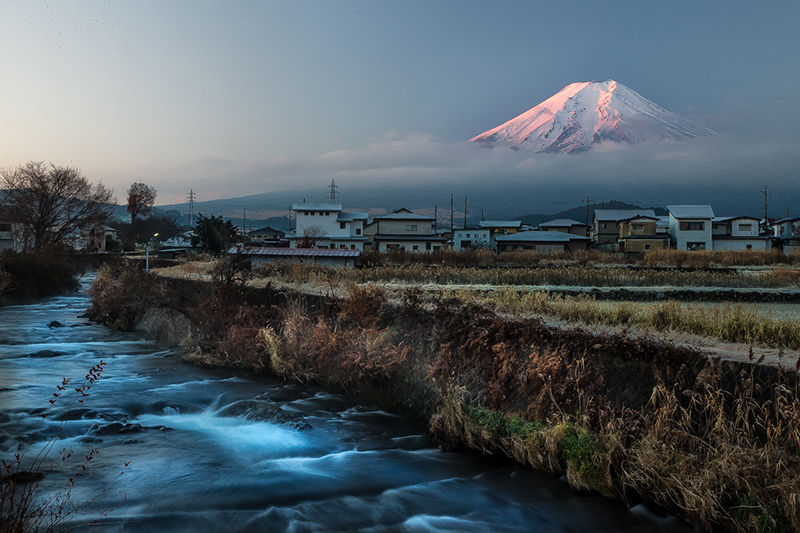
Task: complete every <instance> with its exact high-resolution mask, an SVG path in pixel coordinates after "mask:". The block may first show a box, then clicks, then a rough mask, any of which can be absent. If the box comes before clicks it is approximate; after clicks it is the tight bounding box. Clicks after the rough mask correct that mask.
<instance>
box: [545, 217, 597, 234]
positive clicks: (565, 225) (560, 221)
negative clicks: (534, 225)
mask: <svg viewBox="0 0 800 533" xmlns="http://www.w3.org/2000/svg"><path fill="white" fill-rule="evenodd" d="M539 229H541V230H543V231H560V232H561V233H569V234H571V235H580V236H581V237H586V236H587V235H589V226H587V225H586V224H584V223H583V222H578V221H577V220H572V219H569V218H557V219H555V220H548V221H547V222H542V223H541V224H539Z"/></svg>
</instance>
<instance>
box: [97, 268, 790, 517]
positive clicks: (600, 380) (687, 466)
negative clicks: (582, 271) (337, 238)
mask: <svg viewBox="0 0 800 533" xmlns="http://www.w3.org/2000/svg"><path fill="white" fill-rule="evenodd" d="M92 294H93V298H94V307H93V310H92V317H93V318H94V319H96V320H100V321H103V322H104V323H106V324H109V325H112V326H114V327H118V328H121V329H130V328H133V327H135V326H136V324H142V323H147V322H149V323H150V324H152V325H159V326H160V327H159V328H156V329H158V331H156V333H158V334H159V335H161V336H162V338H172V340H173V341H176V340H178V339H180V340H181V341H182V344H183V349H184V352H185V354H186V357H187V358H189V359H191V360H193V361H195V362H198V363H201V364H219V365H227V366H235V367H240V368H245V369H248V370H251V371H254V372H259V373H265V374H271V375H277V376H280V377H283V378H284V379H287V380H299V381H303V382H316V383H320V384H323V385H324V386H326V387H329V388H331V389H335V390H339V391H344V392H347V393H349V394H353V395H356V396H358V397H360V398H362V399H364V400H366V401H369V402H373V403H375V404H378V405H381V406H384V407H386V408H390V409H392V410H395V411H403V412H408V413H412V414H414V415H415V416H419V417H422V418H424V419H426V420H428V421H429V428H430V433H431V435H432V436H433V437H434V438H436V439H437V441H438V442H440V443H441V444H442V445H443V446H445V447H458V446H462V447H464V446H466V447H470V448H473V449H478V450H482V451H485V452H491V453H501V454H505V455H508V456H509V457H512V458H514V459H516V460H518V461H520V462H522V463H524V464H528V465H530V466H533V467H534V468H539V469H545V470H549V471H551V472H555V473H557V474H563V475H565V476H566V479H567V480H568V481H569V482H570V484H572V485H573V486H574V487H576V488H578V489H581V490H595V491H598V492H600V493H603V494H609V495H613V496H616V497H619V498H621V499H623V500H624V501H626V502H628V503H629V504H632V503H635V502H637V501H641V500H645V501H650V502H655V503H658V504H660V505H663V506H665V507H667V508H669V509H672V510H674V511H676V512H680V513H682V514H683V515H685V516H687V517H689V518H691V519H692V520H696V521H697V522H699V523H701V524H703V525H704V526H705V527H706V528H709V529H711V528H715V527H720V526H722V527H725V528H727V529H731V530H742V531H750V530H760V529H761V530H768V529H770V528H772V529H773V530H774V528H780V527H791V528H794V529H797V528H798V527H800V524H798V522H797V521H798V510H800V509H799V508H798V506H799V505H800V501H798V496H797V495H798V493H800V489H799V487H800V480H799V479H798V465H797V458H796V455H797V451H798V444H800V430H799V429H798V421H799V420H800V413H798V410H799V409H798V401H797V398H798V395H797V376H796V371H787V370H785V369H781V368H775V367H766V366H763V365H757V364H752V363H749V362H748V363H741V362H734V361H720V360H713V359H712V360H709V359H708V358H707V357H705V356H704V355H703V354H701V353H699V352H698V351H696V350H692V349H691V348H688V347H679V346H675V345H672V344H670V343H668V342H664V341H663V340H659V339H654V338H651V337H644V338H635V337H630V336H628V335H624V334H618V333H617V334H595V333H591V332H588V331H586V330H583V329H580V328H556V327H552V326H550V325H547V324H545V323H544V322H542V321H541V320H539V319H537V318H534V317H529V318H513V317H504V316H499V315H497V314H495V313H494V312H491V311H489V310H488V309H485V308H482V307H478V306H475V305H470V304H464V303H463V302H460V301H454V300H452V299H447V298H438V299H437V298H428V297H426V296H425V295H424V294H423V293H422V292H421V291H415V290H413V288H412V289H409V290H407V291H405V292H404V293H403V295H402V296H401V298H400V301H399V302H395V301H391V300H389V299H388V298H387V297H386V294H385V293H384V292H383V291H381V290H380V288H377V287H371V288H364V287H358V286H353V287H351V288H350V290H349V294H348V295H347V296H346V297H344V298H340V297H335V296H334V295H330V296H324V295H323V296H319V295H309V294H303V293H297V292H292V291H289V290H285V289H283V290H276V289H274V288H271V287H266V288H263V289H260V290H256V289H253V288H248V287H246V286H243V285H241V284H237V283H236V282H235V281H234V280H233V279H229V280H227V282H226V280H225V279H222V278H220V279H218V280H217V282H216V283H208V282H199V281H186V280H168V279H163V278H156V277H154V276H145V275H144V274H143V273H141V272H140V271H138V270H134V269H127V270H126V269H124V268H121V269H117V270H116V271H112V270H110V269H109V270H106V271H104V272H101V275H100V276H99V277H98V281H97V283H96V285H95V288H94V289H93V292H92ZM143 319H144V322H143ZM165 326H166V327H165Z"/></svg>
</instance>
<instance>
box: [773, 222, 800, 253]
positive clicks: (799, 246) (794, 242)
mask: <svg viewBox="0 0 800 533" xmlns="http://www.w3.org/2000/svg"><path fill="white" fill-rule="evenodd" d="M772 230H773V232H774V233H773V236H774V237H775V239H778V242H779V243H781V245H782V246H783V251H784V253H787V254H788V253H792V252H794V251H796V250H800V217H793V218H784V219H781V220H778V221H776V222H775V224H774V225H773V226H772Z"/></svg>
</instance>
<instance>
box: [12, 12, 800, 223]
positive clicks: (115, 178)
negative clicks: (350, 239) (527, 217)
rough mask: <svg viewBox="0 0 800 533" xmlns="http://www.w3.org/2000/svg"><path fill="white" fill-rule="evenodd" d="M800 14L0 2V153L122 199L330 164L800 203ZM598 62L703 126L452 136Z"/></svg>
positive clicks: (326, 168) (373, 184) (574, 191)
mask: <svg viewBox="0 0 800 533" xmlns="http://www.w3.org/2000/svg"><path fill="white" fill-rule="evenodd" d="M798 30H800V3H798V2H797V0H787V1H782V0H769V1H768V2H755V1H752V2H751V1H743V0H724V1H715V2H714V1H707V2H704V1H701V0H692V1H675V0H672V1H669V2H641V1H630V2H623V1H610V2H597V1H585V2H584V1H561V2H544V1H538V2H537V1H532V0H527V1H520V2H487V1H485V0H482V1H476V2H471V1H465V0H455V1H449V2H444V1H442V2H436V1H431V0H425V1H419V2H417V1H405V0H404V1H400V2H397V1H385V2H382V1H374V0H369V1H344V0H343V1H332V0H331V1H324V2H323V1H319V2H315V1H303V2H297V1H286V2H270V1H250V2H245V1H241V2H228V1H225V2H223V1H214V2H212V1H199V0H190V1H189V0H187V1H165V0H159V1H138V0H127V1H88V0H87V1H75V2H69V3H67V2H60V1H53V2H37V1H32V0H24V1H17V0H4V1H3V2H2V4H0V166H3V167H5V166H16V165H19V164H22V163H24V162H26V161H28V160H44V161H48V162H53V163H55V164H58V165H73V166H76V167H78V168H80V169H81V170H82V171H83V172H84V174H85V175H86V176H87V177H89V178H90V179H91V180H93V181H98V180H102V181H103V182H104V183H105V184H106V185H108V186H111V187H113V188H114V190H115V194H116V195H117V197H118V198H119V199H120V201H123V200H124V198H125V191H126V190H127V188H128V186H129V185H130V184H131V183H132V182H134V181H143V182H145V183H148V184H152V185H155V186H157V188H158V192H159V198H158V202H157V203H159V204H165V203H173V202H180V201H183V200H184V199H185V198H186V196H187V193H188V192H189V189H190V188H191V189H193V190H194V192H195V193H196V195H197V198H198V199H199V200H208V199H213V198H225V197H232V196H244V195H249V194H255V193H265V192H271V191H282V190H284V191H285V190H287V189H288V190H297V191H299V192H298V194H300V193H301V192H302V193H303V194H307V195H308V196H309V197H315V195H319V194H320V191H323V192H324V190H325V187H326V186H327V185H328V184H329V183H330V180H331V178H335V179H336V182H337V184H338V185H339V186H340V188H341V193H342V194H343V195H346V194H347V191H348V190H354V191H355V190H359V191H365V190H366V191H369V190H375V191H378V190H389V189H396V188H398V187H405V186H406V184H410V185H411V186H414V185H420V186H423V185H426V184H428V185H430V184H432V183H435V184H437V185H441V186H442V187H444V188H447V187H449V188H451V189H452V190H453V192H454V193H455V194H456V195H457V196H459V195H461V194H466V193H467V192H466V191H468V190H478V189H480V187H479V185H480V184H481V183H491V184H492V187H493V188H494V190H495V191H496V192H497V195H498V198H500V196H502V194H505V193H506V192H508V191H512V192H513V190H514V189H515V188H520V189H525V188H530V187H531V186H532V184H536V183H542V190H543V191H544V190H548V191H551V192H552V194H553V196H552V198H556V197H557V196H559V194H560V196H559V197H560V198H561V199H562V200H563V201H564V202H566V203H570V202H571V203H573V204H575V203H577V202H579V201H580V199H581V198H583V197H584V196H586V195H587V194H590V195H592V196H593V197H594V198H597V199H598V200H608V199H611V198H615V199H628V200H632V201H639V202H643V203H647V204H650V203H654V202H660V203H669V202H673V203H713V202H714V200H715V197H714V195H715V194H716V195H718V196H724V195H731V196H732V195H740V196H742V197H743V198H745V199H748V201H749V199H750V198H751V197H752V199H753V201H755V202H758V199H759V197H761V198H763V196H759V194H758V190H759V189H763V187H764V185H768V186H769V188H770V191H771V192H772V193H773V198H771V201H772V202H775V205H776V207H778V208H782V207H780V206H781V205H782V204H781V203H780V202H784V203H787V202H788V203H793V204H800V172H799V171H800V133H798V127H797V125H798V121H799V120H800V109H799V108H798V100H800V68H798V59H800V38H798ZM606 79H615V80H617V81H619V82H620V83H623V84H625V85H627V86H628V87H630V88H631V89H633V90H635V91H637V92H638V93H640V94H641V95H643V96H644V97H646V98H649V99H651V100H653V101H655V102H656V103H658V104H660V105H661V106H663V107H665V108H667V109H669V110H670V111H674V112H676V113H678V114H681V115H683V116H686V117H688V118H691V119H693V120H695V121H697V122H699V123H700V124H702V125H704V126H707V127H710V128H712V129H714V130H716V131H718V132H719V135H718V136H716V137H714V138H712V139H705V140H699V141H685V142H683V143H679V144H678V145H673V146H667V147H659V148H648V149H627V150H619V151H616V152H612V153H604V154H586V155H578V156H559V157H553V156H550V157H545V156H534V155H532V154H521V153H517V152H506V151H502V152H504V153H499V152H498V151H497V150H488V149H480V148H476V147H473V146H470V145H465V144H464V143H463V141H464V140H466V139H468V138H470V137H472V136H474V135H477V134H479V133H481V132H483V131H485V130H487V129H490V128H493V127H495V126H497V125H499V124H500V123H502V122H505V121H506V120H508V119H510V118H512V117H514V116H516V115H518V114H520V113H522V112H524V111H526V110H527V109H529V108H531V107H533V106H534V105H536V104H538V103H540V102H541V101H543V100H544V99H546V98H548V97H550V96H551V95H553V94H554V93H556V92H558V91H559V90H561V89H562V88H563V87H564V86H566V85H568V84H570V83H573V82H576V81H591V80H606ZM600 178H602V180H601V181H602V185H598V180H599V179H600ZM476 184H478V185H476ZM548 184H549V185H548ZM666 184H671V185H673V187H671V188H664V189H663V191H661V189H659V188H658V187H661V186H664V187H666ZM557 185H558V186H561V187H564V189H563V190H561V191H560V193H559V190H558V187H557ZM568 185H574V187H571V188H570V187H567V186H568ZM675 186H678V187H677V188H676V187H675ZM698 186H700V188H699V189H696V190H697V191H700V190H703V191H705V192H703V193H702V194H700V193H699V192H698V193H696V194H695V193H693V192H692V191H693V190H695V188H696V187H698ZM471 187H472V188H471ZM474 187H478V189H475V188H474ZM548 187H549V188H548ZM715 188H716V189H715ZM526 190H527V189H526ZM715 190H716V193H715V192H714V191H715ZM659 191H661V192H659ZM681 191H682V192H681ZM386 194H389V193H388V192H387V193H386ZM709 194H710V195H712V196H711V197H709V196H708V195H709ZM573 197H574V198H573ZM320 199H322V198H321V197H320ZM517 200H518V201H519V202H523V201H525V200H524V199H520V198H517ZM538 200H540V201H542V198H538ZM399 203H402V202H399ZM254 207H255V206H254ZM363 207H366V206H363ZM787 207H788V204H787ZM798 214H800V213H798Z"/></svg>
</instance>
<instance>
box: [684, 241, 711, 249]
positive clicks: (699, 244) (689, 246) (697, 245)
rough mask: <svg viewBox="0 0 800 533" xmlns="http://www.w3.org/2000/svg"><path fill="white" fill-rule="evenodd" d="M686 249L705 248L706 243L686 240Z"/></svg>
mask: <svg viewBox="0 0 800 533" xmlns="http://www.w3.org/2000/svg"><path fill="white" fill-rule="evenodd" d="M686 249H687V250H689V251H697V250H705V249H706V243H704V242H687V243H686Z"/></svg>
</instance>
